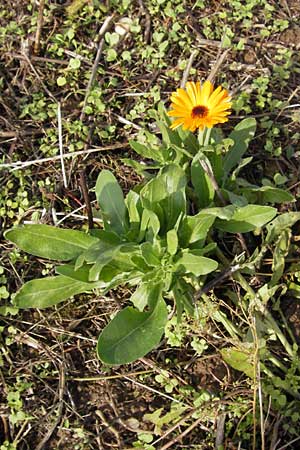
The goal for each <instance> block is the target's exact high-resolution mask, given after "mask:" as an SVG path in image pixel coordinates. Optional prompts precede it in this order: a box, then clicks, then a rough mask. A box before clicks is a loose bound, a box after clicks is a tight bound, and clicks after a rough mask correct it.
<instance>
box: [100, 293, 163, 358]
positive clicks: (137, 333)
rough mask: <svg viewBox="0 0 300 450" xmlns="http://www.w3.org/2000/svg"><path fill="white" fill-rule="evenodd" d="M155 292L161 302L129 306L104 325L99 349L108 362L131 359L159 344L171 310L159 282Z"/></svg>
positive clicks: (156, 298) (154, 294) (101, 355)
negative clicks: (141, 307) (148, 307)
mask: <svg viewBox="0 0 300 450" xmlns="http://www.w3.org/2000/svg"><path fill="white" fill-rule="evenodd" d="M151 295H152V296H154V297H155V300H156V302H157V303H156V306H155V307H154V309H153V310H152V311H149V312H141V311H138V310H136V309H135V308H132V307H130V306H129V307H127V308H125V309H123V310H122V311H120V312H119V313H118V314H117V315H116V316H115V317H114V318H113V320H112V321H111V322H110V323H109V324H108V325H107V326H106V327H105V328H104V330H103V331H102V333H101V334H100V336H99V340H98V345H97V353H98V356H99V358H100V359H101V361H103V362H104V363H105V364H112V365H119V364H128V363H131V362H133V361H135V360H137V359H138V358H142V357H143V356H145V355H146V354H147V353H148V352H150V351H151V350H152V349H153V348H154V347H155V346H156V345H158V344H159V341H160V339H161V337H162V335H163V332H164V329H165V325H166V322H167V319H168V310H167V306H166V304H165V302H164V300H163V299H162V297H161V288H160V287H159V286H156V288H155V289H153V290H152V292H151ZM151 303H152V302H151Z"/></svg>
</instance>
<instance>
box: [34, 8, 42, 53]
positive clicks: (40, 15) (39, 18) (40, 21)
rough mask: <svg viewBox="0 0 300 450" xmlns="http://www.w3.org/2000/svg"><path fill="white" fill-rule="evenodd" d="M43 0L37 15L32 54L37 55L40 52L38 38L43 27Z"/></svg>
mask: <svg viewBox="0 0 300 450" xmlns="http://www.w3.org/2000/svg"><path fill="white" fill-rule="evenodd" d="M44 6H45V0H40V6H39V13H38V19H37V29H36V33H35V42H34V53H35V54H36V55H37V54H38V53H39V51H40V38H41V31H42V27H43V19H44V17H43V16H44Z"/></svg>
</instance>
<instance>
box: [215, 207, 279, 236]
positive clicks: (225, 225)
mask: <svg viewBox="0 0 300 450" xmlns="http://www.w3.org/2000/svg"><path fill="white" fill-rule="evenodd" d="M276 213H277V210H276V209H275V208H272V207H271V206H259V205H247V206H243V207H242V208H237V210H236V211H235V213H234V214H233V216H232V218H231V219H230V220H227V221H223V220H216V222H215V226H216V227H217V228H219V229H220V230H222V231H227V232H229V233H247V232H249V231H253V230H255V229H256V228H260V227H262V226H264V225H265V224H266V223H267V222H269V221H270V220H272V219H273V218H274V217H275V215H276Z"/></svg>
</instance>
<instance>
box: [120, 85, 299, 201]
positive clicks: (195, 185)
mask: <svg viewBox="0 0 300 450" xmlns="http://www.w3.org/2000/svg"><path fill="white" fill-rule="evenodd" d="M171 102H172V104H171V106H172V108H173V109H172V110H171V111H169V112H168V113H167V112H166V111H165V108H164V106H163V104H162V103H161V104H160V105H159V107H158V111H152V116H153V118H154V119H155V120H156V124H157V126H158V128H159V130H160V133H161V139H159V138H158V137H157V136H156V135H155V134H153V133H150V132H149V131H148V130H143V131H142V132H141V136H140V139H139V140H135V141H133V140H132V141H130V145H131V147H132V148H133V150H134V151H135V152H136V153H138V154H139V155H140V156H142V157H143V158H147V159H148V160H153V161H154V164H151V163H149V164H147V165H145V164H141V163H138V162H137V161H135V160H130V159H124V161H125V162H126V163H127V164H129V165H131V166H132V167H133V168H134V169H135V170H136V171H137V172H138V173H139V174H141V175H143V176H145V177H146V178H149V177H151V176H153V175H152V174H153V170H155V169H158V168H160V167H163V166H165V165H168V164H170V163H171V162H172V163H175V164H178V165H179V166H181V167H183V168H184V169H185V172H186V176H187V178H188V182H190V184H191V186H192V189H191V190H189V194H190V197H191V199H192V200H193V201H194V202H195V203H196V204H197V206H198V207H199V208H203V207H207V206H211V205H212V204H213V203H214V202H217V203H218V204H223V205H224V204H226V203H232V204H236V205H239V206H241V205H247V204H249V203H258V204H260V205H265V204H270V203H271V204H274V203H282V202H290V201H293V196H292V195H291V194H290V193H289V192H287V191H286V190H284V189H280V188H278V187H276V186H274V185H272V183H271V182H270V183H268V185H266V186H257V185H256V184H253V183H251V182H249V181H248V180H246V179H245V178H244V177H241V176H240V172H241V171H242V170H243V169H244V168H245V166H246V165H247V164H249V163H250V162H251V161H252V159H253V158H252V157H246V158H244V157H243V156H244V154H245V153H246V151H247V149H248V146H249V143H250V141H251V139H252V138H253V137H254V135H255V130H256V121H255V119H253V118H247V119H244V120H242V121H241V122H240V123H238V124H237V125H236V126H235V128H234V129H233V131H232V132H231V133H229V135H228V137H224V135H223V133H222V130H221V129H220V128H213V126H214V125H215V124H218V123H224V122H226V121H227V120H228V115H229V113H230V107H231V101H230V97H229V95H228V93H227V91H226V90H225V89H222V88H221V87H220V86H219V87H218V88H217V89H215V90H214V89H213V85H212V83H211V82H210V81H206V82H204V83H203V85H202V86H201V85H200V83H199V82H198V83H193V82H188V83H187V84H186V90H184V89H177V91H176V92H175V93H173V94H172V96H171ZM169 117H176V119H175V120H174V121H173V122H171V121H170V119H169ZM172 130H173V131H172ZM196 130H198V136H197V135H196V134H195V133H194V132H195V131H196Z"/></svg>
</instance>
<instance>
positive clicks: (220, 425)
mask: <svg viewBox="0 0 300 450" xmlns="http://www.w3.org/2000/svg"><path fill="white" fill-rule="evenodd" d="M225 419H226V414H220V416H219V417H218V419H217V431H216V439H215V448H217V449H218V448H220V447H222V445H223V443H224V425H225Z"/></svg>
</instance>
